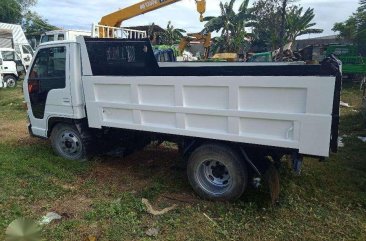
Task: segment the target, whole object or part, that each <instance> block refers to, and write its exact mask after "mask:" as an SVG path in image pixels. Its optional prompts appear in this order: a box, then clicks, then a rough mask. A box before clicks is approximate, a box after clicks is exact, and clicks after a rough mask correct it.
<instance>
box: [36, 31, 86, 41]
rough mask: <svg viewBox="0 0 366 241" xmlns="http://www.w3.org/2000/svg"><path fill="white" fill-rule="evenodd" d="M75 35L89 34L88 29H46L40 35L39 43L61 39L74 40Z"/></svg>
mask: <svg viewBox="0 0 366 241" xmlns="http://www.w3.org/2000/svg"><path fill="white" fill-rule="evenodd" d="M77 36H91V32H90V31H84V30H54V31H48V32H45V33H44V34H42V35H41V40H40V42H41V43H47V42H52V41H62V40H73V41H75V40H76V37H77Z"/></svg>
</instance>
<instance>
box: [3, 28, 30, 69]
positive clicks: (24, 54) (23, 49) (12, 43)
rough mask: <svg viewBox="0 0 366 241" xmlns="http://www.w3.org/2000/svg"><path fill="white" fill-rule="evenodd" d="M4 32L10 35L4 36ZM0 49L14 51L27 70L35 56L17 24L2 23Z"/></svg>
mask: <svg viewBox="0 0 366 241" xmlns="http://www.w3.org/2000/svg"><path fill="white" fill-rule="evenodd" d="M9 30H10V31H11V32H9ZM4 32H7V33H8V34H7V35H4ZM1 33H3V34H1ZM0 48H12V49H14V50H15V51H16V52H17V53H18V55H19V56H20V59H21V61H22V62H23V65H24V66H25V67H26V68H28V66H29V65H30V62H31V60H32V57H33V54H34V51H33V49H32V47H31V46H30V44H29V42H28V40H27V38H26V37H25V34H24V31H23V29H22V27H21V26H20V25H17V24H8V23H0Z"/></svg>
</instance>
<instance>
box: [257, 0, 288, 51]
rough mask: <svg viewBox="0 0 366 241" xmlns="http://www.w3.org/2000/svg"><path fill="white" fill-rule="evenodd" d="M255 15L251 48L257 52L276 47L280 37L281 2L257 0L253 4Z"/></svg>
mask: <svg viewBox="0 0 366 241" xmlns="http://www.w3.org/2000/svg"><path fill="white" fill-rule="evenodd" d="M253 14H254V15H255V16H256V21H255V23H254V29H253V41H252V48H254V50H256V51H258V52H262V51H263V52H264V51H269V50H274V49H278V48H279V46H280V42H281V38H280V32H281V4H280V1H279V0H257V1H256V2H255V3H254V5H253Z"/></svg>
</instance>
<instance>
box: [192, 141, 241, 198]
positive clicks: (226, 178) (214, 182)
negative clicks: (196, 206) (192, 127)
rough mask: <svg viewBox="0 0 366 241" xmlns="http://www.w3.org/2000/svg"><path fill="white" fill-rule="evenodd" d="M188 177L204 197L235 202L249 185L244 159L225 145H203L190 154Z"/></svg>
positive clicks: (197, 191)
mask: <svg viewBox="0 0 366 241" xmlns="http://www.w3.org/2000/svg"><path fill="white" fill-rule="evenodd" d="M187 175H188V180H189V182H190V184H191V186H192V188H193V189H194V191H195V192H196V193H198V195H199V196H201V197H202V198H204V199H209V200H214V201H233V200H236V199H238V198H239V197H240V196H241V195H242V194H243V193H244V191H245V189H246V187H247V184H248V171H247V167H246V164H245V162H244V161H243V160H242V159H241V158H240V156H239V155H238V154H237V153H236V152H235V151H233V150H232V149H231V148H229V147H227V146H225V145H222V144H204V145H202V146H200V147H198V148H197V149H196V150H195V151H194V152H193V153H192V154H191V155H190V157H189V159H188V166H187Z"/></svg>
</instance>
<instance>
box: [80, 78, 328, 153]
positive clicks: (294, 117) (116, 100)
mask: <svg viewBox="0 0 366 241" xmlns="http://www.w3.org/2000/svg"><path fill="white" fill-rule="evenodd" d="M334 85H335V78H334V77H314V76H309V77H304V76H295V77H294V76H278V77H273V76H268V77H263V76H262V77H251V76H242V77H238V76H235V77H231V76H214V77H212V76H200V77H182V76H155V77H152V76H146V77H144V76H141V77H110V76H84V77H83V86H84V94H85V100H86V107H87V115H88V121H89V126H90V127H93V128H101V127H103V126H105V127H116V128H125V129H134V130H143V131H151V132H159V133H167V134H175V135H183V136H194V137H202V138H210V139H218V140H227V141H235V142H242V143H250V144H258V145H266V146H276V147H283V148H292V149H298V150H299V152H300V153H301V154H308V155H315V156H328V155H329V142H330V135H331V122H332V117H331V113H332V106H333V93H334Z"/></svg>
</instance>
